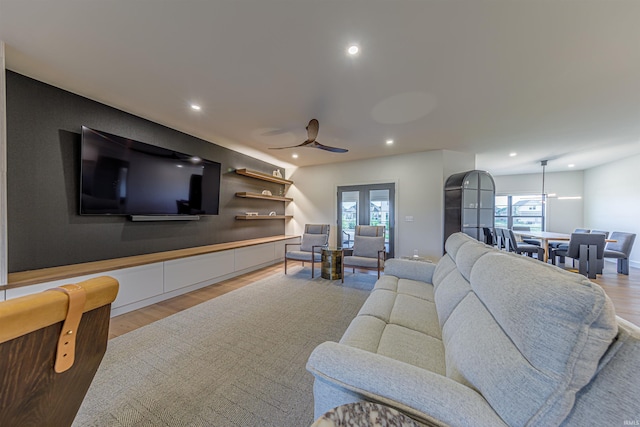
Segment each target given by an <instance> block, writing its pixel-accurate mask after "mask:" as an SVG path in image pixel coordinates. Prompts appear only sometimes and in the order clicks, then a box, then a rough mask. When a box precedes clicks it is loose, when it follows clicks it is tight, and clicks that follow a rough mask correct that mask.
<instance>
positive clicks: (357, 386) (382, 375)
mask: <svg viewBox="0 0 640 427" xmlns="http://www.w3.org/2000/svg"><path fill="white" fill-rule="evenodd" d="M410 262H412V261H410ZM307 370H308V371H309V372H311V373H312V374H313V375H314V376H316V377H318V378H322V379H323V380H324V381H327V382H329V383H332V384H335V385H336V387H339V388H343V389H346V390H349V391H351V392H355V393H357V394H359V395H362V396H363V397H364V398H366V399H370V400H373V401H378V402H381V403H383V404H386V405H388V406H393V407H396V408H398V409H399V410H401V411H403V412H405V413H407V414H409V415H410V416H415V417H418V418H421V419H424V420H426V421H428V422H432V423H437V424H439V425H442V424H444V425H473V426H487V427H489V426H491V427H495V426H506V424H505V423H504V421H502V419H501V418H500V417H499V416H498V415H497V414H496V413H495V411H494V410H493V409H492V408H491V406H490V405H489V404H488V403H487V401H486V400H485V399H484V398H483V397H482V396H481V395H480V394H479V393H477V392H476V391H474V390H472V389H471V388H469V387H466V386H464V385H462V384H460V383H458V382H455V381H453V380H451V379H449V378H447V377H445V376H442V375H439V374H436V373H434V372H431V371H428V370H426V369H422V368H418V367H416V366H413V365H409V364H408V363H404V362H400V361H398V360H395V359H391V358H389V357H386V356H382V355H379V354H375V353H371V352H368V351H365V350H361V349H358V348H354V347H349V346H347V345H343V344H338V343H335V342H325V343H323V344H320V345H319V346H318V347H316V348H315V350H314V351H313V353H311V356H309V360H308V362H307Z"/></svg>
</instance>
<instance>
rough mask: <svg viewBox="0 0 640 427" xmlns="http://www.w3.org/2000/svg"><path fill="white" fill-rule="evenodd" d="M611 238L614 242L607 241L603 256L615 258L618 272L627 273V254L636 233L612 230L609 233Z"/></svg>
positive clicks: (629, 251) (629, 252)
mask: <svg viewBox="0 0 640 427" xmlns="http://www.w3.org/2000/svg"><path fill="white" fill-rule="evenodd" d="M611 240H615V242H608V243H607V246H605V248H604V257H605V258H614V259H617V260H618V273H619V274H626V275H629V255H630V254H631V249H632V248H633V242H634V241H635V240H636V235H635V234H633V233H623V232H621V231H614V232H613V233H611Z"/></svg>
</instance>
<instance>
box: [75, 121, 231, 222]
mask: <svg viewBox="0 0 640 427" xmlns="http://www.w3.org/2000/svg"><path fill="white" fill-rule="evenodd" d="M80 177H81V178H80V214H81V215H132V216H137V215H149V216H153V215H158V216H187V215H188V216H194V215H195V216H200V215H218V210H219V205H220V163H218V162H214V161H211V160H206V159H202V158H200V157H197V156H193V155H189V154H185V153H179V152H177V151H173V150H168V149H166V148H161V147H157V146H154V145H150V144H146V143H143V142H139V141H134V140H131V139H128V138H123V137H121V136H117V135H112V134H110V133H106V132H102V131H98V130H95V129H90V128H88V127H85V126H83V127H82V143H81V173H80Z"/></svg>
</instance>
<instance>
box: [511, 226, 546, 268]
mask: <svg viewBox="0 0 640 427" xmlns="http://www.w3.org/2000/svg"><path fill="white" fill-rule="evenodd" d="M502 233H503V235H504V236H505V239H506V246H507V251H509V252H515V253H517V254H520V255H522V254H525V255H527V256H529V257H533V254H536V257H537V258H538V260H540V261H543V260H544V249H543V248H542V247H540V246H537V245H532V244H529V243H524V242H518V241H517V240H516V236H515V234H513V230H509V229H506V228H503V229H502Z"/></svg>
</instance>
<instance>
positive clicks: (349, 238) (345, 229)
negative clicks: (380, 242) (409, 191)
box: [338, 183, 396, 258]
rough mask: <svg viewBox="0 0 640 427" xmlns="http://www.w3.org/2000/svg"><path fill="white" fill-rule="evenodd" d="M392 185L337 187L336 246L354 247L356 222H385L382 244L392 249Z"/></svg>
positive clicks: (365, 223) (393, 193)
mask: <svg viewBox="0 0 640 427" xmlns="http://www.w3.org/2000/svg"><path fill="white" fill-rule="evenodd" d="M395 188H396V186H395V184H393V183H390V184H368V185H348V186H342V187H338V246H342V247H344V248H350V247H352V246H353V236H354V234H355V231H356V225H384V226H385V247H386V250H387V253H388V254H389V257H390V258H393V252H394V247H393V246H394V245H393V241H394V238H393V236H394V225H395V224H394V221H393V218H394V211H395V207H394V203H395Z"/></svg>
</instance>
